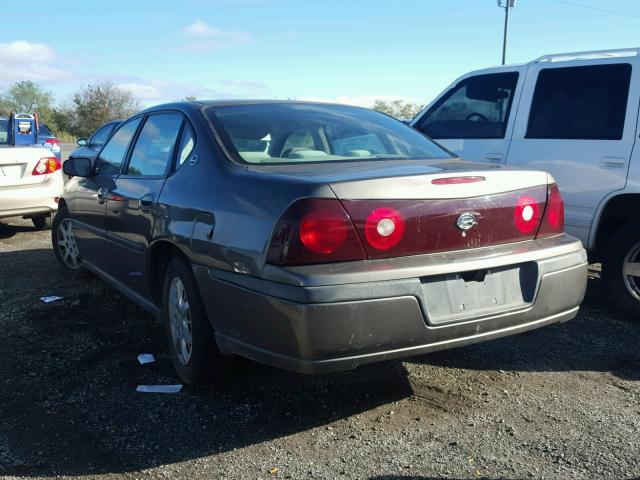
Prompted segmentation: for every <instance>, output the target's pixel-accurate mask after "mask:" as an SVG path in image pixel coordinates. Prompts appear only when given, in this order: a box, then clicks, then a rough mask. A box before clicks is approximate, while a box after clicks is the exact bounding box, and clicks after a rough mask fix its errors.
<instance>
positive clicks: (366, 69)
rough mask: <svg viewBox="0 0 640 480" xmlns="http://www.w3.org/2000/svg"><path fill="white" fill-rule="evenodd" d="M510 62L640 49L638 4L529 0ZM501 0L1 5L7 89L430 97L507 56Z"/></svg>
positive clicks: (60, 93)
mask: <svg viewBox="0 0 640 480" xmlns="http://www.w3.org/2000/svg"><path fill="white" fill-rule="evenodd" d="M509 20H510V23H509V44H508V51H507V63H523V62H527V61H530V60H533V59H534V58H536V57H538V56H540V55H543V54H547V53H561V52H572V51H583V50H594V49H595V50H601V49H612V48H626V47H640V1H638V0H518V2H517V4H516V7H515V8H514V9H513V10H512V11H511V12H510V16H509ZM503 22H504V10H503V9H499V8H498V6H497V3H496V0H455V1H454V0H108V1H100V2H97V1H86V0H85V1H70V0H57V1H55V2H51V1H43V0H31V1H29V2H24V1H22V2H20V1H7V2H3V6H2V9H1V10H0V92H2V91H5V90H6V89H7V88H8V87H9V86H10V85H11V84H12V83H14V82H16V81H20V80H33V81H36V82H38V83H40V84H41V85H42V86H43V87H45V88H46V89H47V90H50V91H53V92H54V93H55V95H56V99H57V100H58V101H61V102H62V101H68V100H69V99H70V98H71V96H72V94H73V92H74V91H76V90H77V89H78V88H80V87H82V86H83V85H86V84H89V83H94V82H96V81H112V82H113V83H115V84H116V85H118V86H120V87H121V88H124V89H126V90H129V91H131V92H132V94H133V95H134V96H135V97H136V98H137V99H139V100H140V101H141V102H142V104H144V105H153V104H157V103H162V102H166V101H172V100H177V99H180V98H183V97H185V96H187V95H194V96H196V97H197V98H202V99H204V98H280V99H290V98H293V99H313V100H328V101H337V102H341V103H352V104H356V105H362V106H370V105H371V104H372V103H373V101H374V100H375V99H382V100H392V99H401V100H406V101H410V102H417V103H428V102H429V101H430V100H432V99H433V97H435V96H436V95H438V93H440V92H441V91H442V90H443V89H444V88H445V87H446V86H447V85H448V84H450V83H451V82H452V81H453V80H455V79H456V78H457V77H458V76H460V75H462V74H464V73H465V72H468V71H470V70H474V69H478V68H484V67H488V66H493V65H497V64H499V63H500V59H501V49H502V32H503Z"/></svg>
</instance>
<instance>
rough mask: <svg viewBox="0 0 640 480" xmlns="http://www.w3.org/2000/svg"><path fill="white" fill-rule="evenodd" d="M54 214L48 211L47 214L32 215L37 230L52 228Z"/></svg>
mask: <svg viewBox="0 0 640 480" xmlns="http://www.w3.org/2000/svg"><path fill="white" fill-rule="evenodd" d="M52 219H53V215H52V214H50V213H48V214H46V215H38V216H37V217H31V222H32V223H33V226H34V227H35V229H36V230H44V229H45V228H50V227H51V225H52V223H53V221H52Z"/></svg>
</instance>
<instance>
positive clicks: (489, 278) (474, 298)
mask: <svg viewBox="0 0 640 480" xmlns="http://www.w3.org/2000/svg"><path fill="white" fill-rule="evenodd" d="M537 279H538V266H537V263H535V262H529V263H524V264H519V265H510V266H508V267H501V268H495V269H483V270H474V271H467V272H460V273H456V274H448V275H440V276H436V277H425V278H423V279H421V283H422V293H423V296H424V302H425V307H426V310H427V318H428V322H429V323H431V324H435V325H437V324H443V323H449V322H455V321H460V320H468V319H470V318H476V317H481V316H485V315H491V314H492V313H496V312H501V311H508V310H513V309H517V308H518V307H525V306H527V305H529V304H530V303H531V302H532V301H533V297H534V295H535V289H536V286H537Z"/></svg>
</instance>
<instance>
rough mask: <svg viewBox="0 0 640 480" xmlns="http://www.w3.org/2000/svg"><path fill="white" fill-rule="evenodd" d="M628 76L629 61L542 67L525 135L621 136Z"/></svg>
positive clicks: (563, 137) (598, 138)
mask: <svg viewBox="0 0 640 480" xmlns="http://www.w3.org/2000/svg"><path fill="white" fill-rule="evenodd" d="M630 78H631V65H629V64H628V63H623V64H615V65H591V66H586V67H567V68H547V69H544V70H541V71H540V73H539V74H538V81H537V82H536V89H535V92H534V94H533V101H532V103H531V112H530V114H529V125H528V127H527V138H557V139H584V140H587V139H588V140H620V139H621V138H622V134H623V130H624V120H625V113H626V109H627V98H628V96H629V80H630Z"/></svg>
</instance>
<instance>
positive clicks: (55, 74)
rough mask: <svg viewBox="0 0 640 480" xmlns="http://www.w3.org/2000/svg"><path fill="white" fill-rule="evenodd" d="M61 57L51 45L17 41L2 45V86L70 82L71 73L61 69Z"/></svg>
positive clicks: (0, 81) (0, 63)
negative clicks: (24, 82)
mask: <svg viewBox="0 0 640 480" xmlns="http://www.w3.org/2000/svg"><path fill="white" fill-rule="evenodd" d="M60 61H61V57H60V55H59V54H58V53H57V52H56V51H55V50H54V49H53V48H51V47H50V46H49V45H46V44H44V43H31V42H25V41H21V40H19V41H15V42H11V43H0V86H2V85H3V84H5V83H6V84H9V83H13V82H19V81H21V80H33V81H36V82H45V83H53V82H60V81H63V80H68V79H69V78H71V77H72V75H71V73H69V72H68V71H66V70H64V69H62V68H60V67H59V66H58V65H59V64H60Z"/></svg>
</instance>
